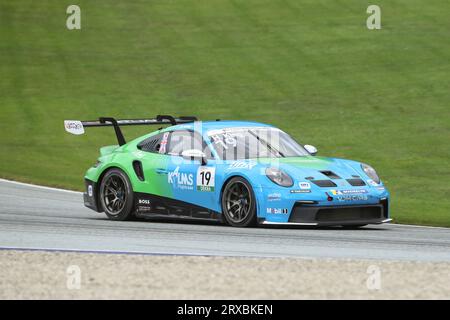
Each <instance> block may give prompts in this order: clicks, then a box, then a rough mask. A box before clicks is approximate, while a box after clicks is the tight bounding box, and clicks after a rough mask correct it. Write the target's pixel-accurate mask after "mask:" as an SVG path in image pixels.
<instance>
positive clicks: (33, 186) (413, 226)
mask: <svg viewBox="0 0 450 320" xmlns="http://www.w3.org/2000/svg"><path fill="white" fill-rule="evenodd" d="M0 182H7V183H11V184H16V185H19V186H25V187H32V188H36V189H41V190H48V191H58V192H66V193H72V194H83V193H82V192H79V191H72V190H66V189H58V188H51V187H44V186H39V185H36V184H30V183H24V182H17V181H12V180H6V179H1V178H0ZM390 225H391V226H396V227H411V228H429V229H444V230H448V229H449V228H446V227H432V226H421V225H413V224H399V223H392V224H390Z"/></svg>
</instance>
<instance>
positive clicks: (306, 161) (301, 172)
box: [227, 156, 368, 186]
mask: <svg viewBox="0 0 450 320" xmlns="http://www.w3.org/2000/svg"><path fill="white" fill-rule="evenodd" d="M227 163H228V165H229V168H233V169H236V170H239V169H240V170H242V169H250V170H251V171H253V170H258V171H259V172H264V170H265V168H267V167H270V166H273V167H278V168H280V169H282V170H283V171H285V172H286V173H287V174H289V175H290V176H291V177H292V178H293V179H294V181H295V182H306V181H314V180H332V181H334V182H335V183H337V184H338V185H339V186H348V185H350V182H349V181H347V182H345V181H344V180H348V179H362V180H363V181H365V182H367V179H368V177H367V176H366V175H365V173H364V172H363V170H362V169H361V163H359V162H357V161H352V160H346V159H338V158H325V157H315V156H305V157H288V158H270V159H269V158H267V159H266V158H264V159H262V158H260V159H257V160H256V159H254V160H239V161H230V162H228V161H227ZM351 185H353V186H358V182H354V183H353V182H352V184H351ZM324 186H326V183H325V185H324Z"/></svg>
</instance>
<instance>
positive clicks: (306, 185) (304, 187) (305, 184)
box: [298, 182, 311, 190]
mask: <svg viewBox="0 0 450 320" xmlns="http://www.w3.org/2000/svg"><path fill="white" fill-rule="evenodd" d="M298 186H299V187H300V189H302V190H309V189H311V184H310V183H309V182H299V184H298Z"/></svg>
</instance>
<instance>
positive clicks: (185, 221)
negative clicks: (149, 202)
mask: <svg viewBox="0 0 450 320" xmlns="http://www.w3.org/2000/svg"><path fill="white" fill-rule="evenodd" d="M88 219H91V220H97V221H98V220H102V221H111V222H117V221H112V220H110V219H108V218H107V217H106V216H104V217H92V218H88ZM126 222H139V223H145V222H149V223H152V222H153V223H164V224H169V225H173V224H175V225H199V226H222V227H224V228H233V227H232V226H230V225H227V224H225V223H222V222H220V221H212V220H193V219H189V218H181V219H180V218H164V217H155V218H133V219H132V220H128V221H126ZM247 228H250V229H274V230H322V231H354V232H358V231H360V232H363V231H364V232H368V231H388V230H390V229H388V228H383V227H382V225H376V224H373V225H370V224H369V225H366V226H362V227H359V228H355V229H353V228H348V227H342V226H299V225H264V224H259V225H256V226H249V227H247ZM236 229H239V228H236ZM243 229H245V228H243Z"/></svg>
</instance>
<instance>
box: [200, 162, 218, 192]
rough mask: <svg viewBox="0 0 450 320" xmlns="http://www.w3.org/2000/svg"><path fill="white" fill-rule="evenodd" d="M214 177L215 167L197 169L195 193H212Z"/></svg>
mask: <svg viewBox="0 0 450 320" xmlns="http://www.w3.org/2000/svg"><path fill="white" fill-rule="evenodd" d="M215 175H216V168H215V167H204V166H202V167H199V168H198V170H197V191H206V192H213V191H214V187H215Z"/></svg>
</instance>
